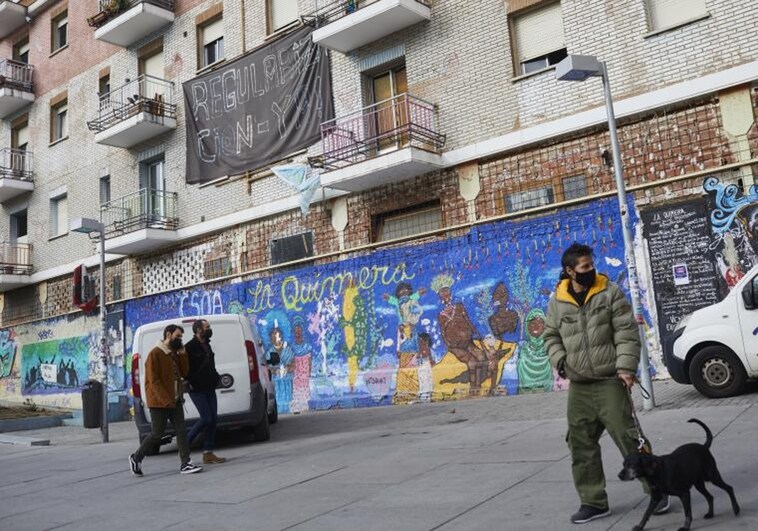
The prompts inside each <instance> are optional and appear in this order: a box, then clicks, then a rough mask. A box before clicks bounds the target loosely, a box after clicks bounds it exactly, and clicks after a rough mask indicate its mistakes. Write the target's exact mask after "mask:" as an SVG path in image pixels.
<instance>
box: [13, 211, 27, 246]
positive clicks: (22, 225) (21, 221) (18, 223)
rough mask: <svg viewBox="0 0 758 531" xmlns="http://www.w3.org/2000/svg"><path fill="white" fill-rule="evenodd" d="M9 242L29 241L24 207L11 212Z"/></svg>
mask: <svg viewBox="0 0 758 531" xmlns="http://www.w3.org/2000/svg"><path fill="white" fill-rule="evenodd" d="M11 243H22V244H23V243H29V236H28V217H27V211H26V209H24V210H20V211H18V212H14V213H13V214H11Z"/></svg>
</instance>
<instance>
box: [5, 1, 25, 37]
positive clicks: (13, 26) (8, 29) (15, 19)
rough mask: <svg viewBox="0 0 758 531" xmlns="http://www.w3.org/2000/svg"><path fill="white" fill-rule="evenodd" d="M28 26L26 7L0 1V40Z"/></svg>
mask: <svg viewBox="0 0 758 531" xmlns="http://www.w3.org/2000/svg"><path fill="white" fill-rule="evenodd" d="M24 24H26V7H25V6H22V5H20V4H14V3H13V2H10V1H8V0H0V39H4V38H6V37H7V36H8V35H10V34H11V33H13V32H14V31H16V30H18V29H21V28H22V27H23V26H24Z"/></svg>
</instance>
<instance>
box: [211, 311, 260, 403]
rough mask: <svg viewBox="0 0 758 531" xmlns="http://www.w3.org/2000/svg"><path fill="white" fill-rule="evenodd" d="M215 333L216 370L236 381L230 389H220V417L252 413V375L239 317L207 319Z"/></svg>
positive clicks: (218, 391) (217, 394) (213, 340)
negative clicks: (244, 412)
mask: <svg viewBox="0 0 758 531" xmlns="http://www.w3.org/2000/svg"><path fill="white" fill-rule="evenodd" d="M206 319H208V322H209V323H210V325H211V328H212V329H213V339H211V348H212V349H213V352H214V353H215V355H216V370H217V371H218V373H219V374H220V375H222V376H223V375H224V374H228V375H231V377H232V378H233V383H232V385H231V387H229V388H226V389H217V390H216V396H217V397H218V414H219V415H227V414H230V413H240V412H243V411H248V410H250V371H249V369H248V364H247V350H246V349H245V336H244V335H243V329H242V321H241V319H240V318H239V317H238V316H236V315H230V316H224V317H214V316H209V317H206Z"/></svg>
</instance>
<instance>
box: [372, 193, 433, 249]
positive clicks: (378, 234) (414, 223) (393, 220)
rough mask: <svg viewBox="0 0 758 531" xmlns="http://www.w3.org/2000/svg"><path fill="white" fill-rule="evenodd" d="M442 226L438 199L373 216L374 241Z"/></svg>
mask: <svg viewBox="0 0 758 531" xmlns="http://www.w3.org/2000/svg"><path fill="white" fill-rule="evenodd" d="M441 228H442V207H441V206H440V203H439V201H434V202H431V203H425V204H423V205H417V206H414V207H411V208H405V209H402V210H394V211H392V212H386V213H384V214H380V215H378V216H376V217H375V218H374V241H378V242H383V241H387V240H394V239H396V238H403V237H406V236H413V235H414V234H421V233H423V232H429V231H433V230H438V229H441Z"/></svg>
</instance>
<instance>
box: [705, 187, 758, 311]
mask: <svg viewBox="0 0 758 531" xmlns="http://www.w3.org/2000/svg"><path fill="white" fill-rule="evenodd" d="M703 190H705V192H706V193H708V194H709V196H710V210H711V214H710V219H709V221H710V227H711V231H712V233H713V241H712V242H711V246H710V250H711V252H712V255H713V261H714V263H715V264H716V265H717V269H718V271H719V273H720V276H719V281H720V291H721V296H722V297H724V296H726V294H727V293H729V290H730V289H732V288H733V287H734V286H736V285H737V283H738V282H739V281H740V280H741V279H742V277H744V276H745V274H746V273H747V272H748V271H749V270H750V269H751V268H752V267H753V266H755V265H756V264H758V186H756V185H751V186H750V188H749V190H748V192H747V193H746V194H742V193H741V192H740V189H739V187H738V186H737V185H736V184H725V183H722V182H721V181H720V180H719V179H718V177H708V178H707V179H705V180H704V181H703Z"/></svg>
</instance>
